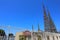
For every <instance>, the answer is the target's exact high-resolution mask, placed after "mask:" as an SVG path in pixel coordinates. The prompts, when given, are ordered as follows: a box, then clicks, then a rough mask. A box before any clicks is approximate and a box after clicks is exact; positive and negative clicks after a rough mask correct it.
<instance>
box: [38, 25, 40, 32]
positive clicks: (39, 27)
mask: <svg viewBox="0 0 60 40" xmlns="http://www.w3.org/2000/svg"><path fill="white" fill-rule="evenodd" d="M38 32H40V26H39V24H38Z"/></svg>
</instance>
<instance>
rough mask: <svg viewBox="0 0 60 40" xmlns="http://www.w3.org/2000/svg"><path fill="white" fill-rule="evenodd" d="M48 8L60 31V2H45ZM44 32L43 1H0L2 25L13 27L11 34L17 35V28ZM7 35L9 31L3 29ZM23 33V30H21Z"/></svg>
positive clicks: (46, 0)
mask: <svg viewBox="0 0 60 40" xmlns="http://www.w3.org/2000/svg"><path fill="white" fill-rule="evenodd" d="M43 2H44V5H45V6H46V8H48V9H49V11H50V15H51V17H52V20H53V21H54V23H55V25H56V28H57V30H58V31H59V30H60V0H43ZM32 24H33V25H34V30H37V26H38V24H40V29H41V30H44V20H43V10H42V0H0V25H4V26H8V25H10V26H11V30H10V31H11V32H12V33H14V34H15V32H16V29H14V27H16V28H21V29H27V30H32ZM3 29H4V30H5V31H6V33H8V32H9V31H8V30H7V28H3ZM20 31H21V30H20Z"/></svg>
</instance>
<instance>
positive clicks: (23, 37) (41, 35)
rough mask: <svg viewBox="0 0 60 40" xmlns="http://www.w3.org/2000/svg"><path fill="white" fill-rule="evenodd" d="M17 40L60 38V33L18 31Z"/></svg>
mask: <svg viewBox="0 0 60 40" xmlns="http://www.w3.org/2000/svg"><path fill="white" fill-rule="evenodd" d="M15 40H60V34H59V33H51V32H33V33H32V32H29V31H25V32H17V33H16V37H15Z"/></svg>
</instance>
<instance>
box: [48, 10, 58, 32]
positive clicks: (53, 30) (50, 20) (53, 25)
mask: <svg viewBox="0 0 60 40" xmlns="http://www.w3.org/2000/svg"><path fill="white" fill-rule="evenodd" d="M48 18H49V26H50V32H57V30H56V27H55V24H54V22H53V21H52V19H51V16H50V12H49V10H48Z"/></svg>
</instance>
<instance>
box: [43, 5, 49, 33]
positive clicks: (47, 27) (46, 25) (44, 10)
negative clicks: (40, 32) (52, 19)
mask: <svg viewBox="0 0 60 40" xmlns="http://www.w3.org/2000/svg"><path fill="white" fill-rule="evenodd" d="M43 12H44V29H45V31H48V32H49V31H50V30H49V28H50V27H49V21H48V16H47V14H46V9H45V6H44V4H43Z"/></svg>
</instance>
